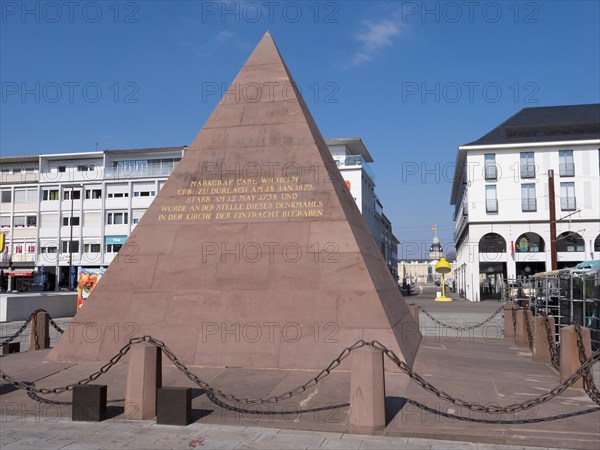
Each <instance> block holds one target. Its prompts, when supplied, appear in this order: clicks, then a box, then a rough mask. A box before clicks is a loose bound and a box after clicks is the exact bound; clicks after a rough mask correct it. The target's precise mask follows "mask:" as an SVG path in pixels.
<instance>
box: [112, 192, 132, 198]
mask: <svg viewBox="0 0 600 450" xmlns="http://www.w3.org/2000/svg"><path fill="white" fill-rule="evenodd" d="M106 196H107V197H108V198H123V197H129V192H109V193H108V194H107V195H106Z"/></svg>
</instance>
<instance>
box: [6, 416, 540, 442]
mask: <svg viewBox="0 0 600 450" xmlns="http://www.w3.org/2000/svg"><path fill="white" fill-rule="evenodd" d="M0 431H1V433H0V448H2V450H9V449H81V450H93V449H167V448H173V449H190V448H197V449H317V448H318V449H398V448H407V449H465V450H478V449H481V450H488V449H489V450H491V449H498V450H500V449H506V450H508V449H528V448H534V447H521V446H512V445H497V444H481V443H474V442H461V441H443V440H434V439H417V438H405V437H392V436H367V435H357V434H346V433H329V432H320V431H298V430H284V429H280V428H261V427H240V426H233V425H208V424H198V423H194V424H191V425H188V426H187V427H179V426H169V425H157V424H156V423H155V422H152V421H122V420H118V421H115V420H106V421H103V422H97V423H90V422H71V421H70V420H68V419H52V418H46V419H45V420H44V421H38V420H37V418H36V417H35V416H28V417H27V419H26V420H23V418H21V417H18V418H17V417H10V416H8V417H7V416H3V417H2V421H1V422H0ZM535 448H537V449H540V447H535Z"/></svg>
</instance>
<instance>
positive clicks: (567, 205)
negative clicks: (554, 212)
mask: <svg viewBox="0 0 600 450" xmlns="http://www.w3.org/2000/svg"><path fill="white" fill-rule="evenodd" d="M560 209H561V211H575V210H576V209H577V202H576V201H575V197H563V198H561V199H560Z"/></svg>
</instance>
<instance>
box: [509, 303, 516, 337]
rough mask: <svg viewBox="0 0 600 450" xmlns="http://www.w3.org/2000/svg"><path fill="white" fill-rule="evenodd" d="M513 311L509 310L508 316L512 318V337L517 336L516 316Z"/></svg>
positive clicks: (512, 309) (513, 309)
mask: <svg viewBox="0 0 600 450" xmlns="http://www.w3.org/2000/svg"><path fill="white" fill-rule="evenodd" d="M515 309H517V308H510V315H511V316H512V324H513V336H516V335H517V314H516V313H515Z"/></svg>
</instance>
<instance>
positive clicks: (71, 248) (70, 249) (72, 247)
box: [40, 240, 123, 255]
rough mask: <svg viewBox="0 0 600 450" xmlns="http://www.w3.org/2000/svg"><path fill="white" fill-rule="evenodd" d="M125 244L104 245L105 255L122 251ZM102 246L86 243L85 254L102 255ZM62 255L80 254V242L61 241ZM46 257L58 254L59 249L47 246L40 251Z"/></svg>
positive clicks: (84, 245) (84, 246)
mask: <svg viewBox="0 0 600 450" xmlns="http://www.w3.org/2000/svg"><path fill="white" fill-rule="evenodd" d="M122 246H123V244H104V253H117V252H118V251H119V250H121V247H122ZM101 248H102V246H101V245H100V244H98V243H84V244H83V253H100V250H101ZM60 250H61V253H79V241H75V240H73V241H61V242H60ZM40 253H42V254H44V255H49V254H55V253H58V247H57V246H55V245H46V246H43V247H42V248H41V249H40Z"/></svg>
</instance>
